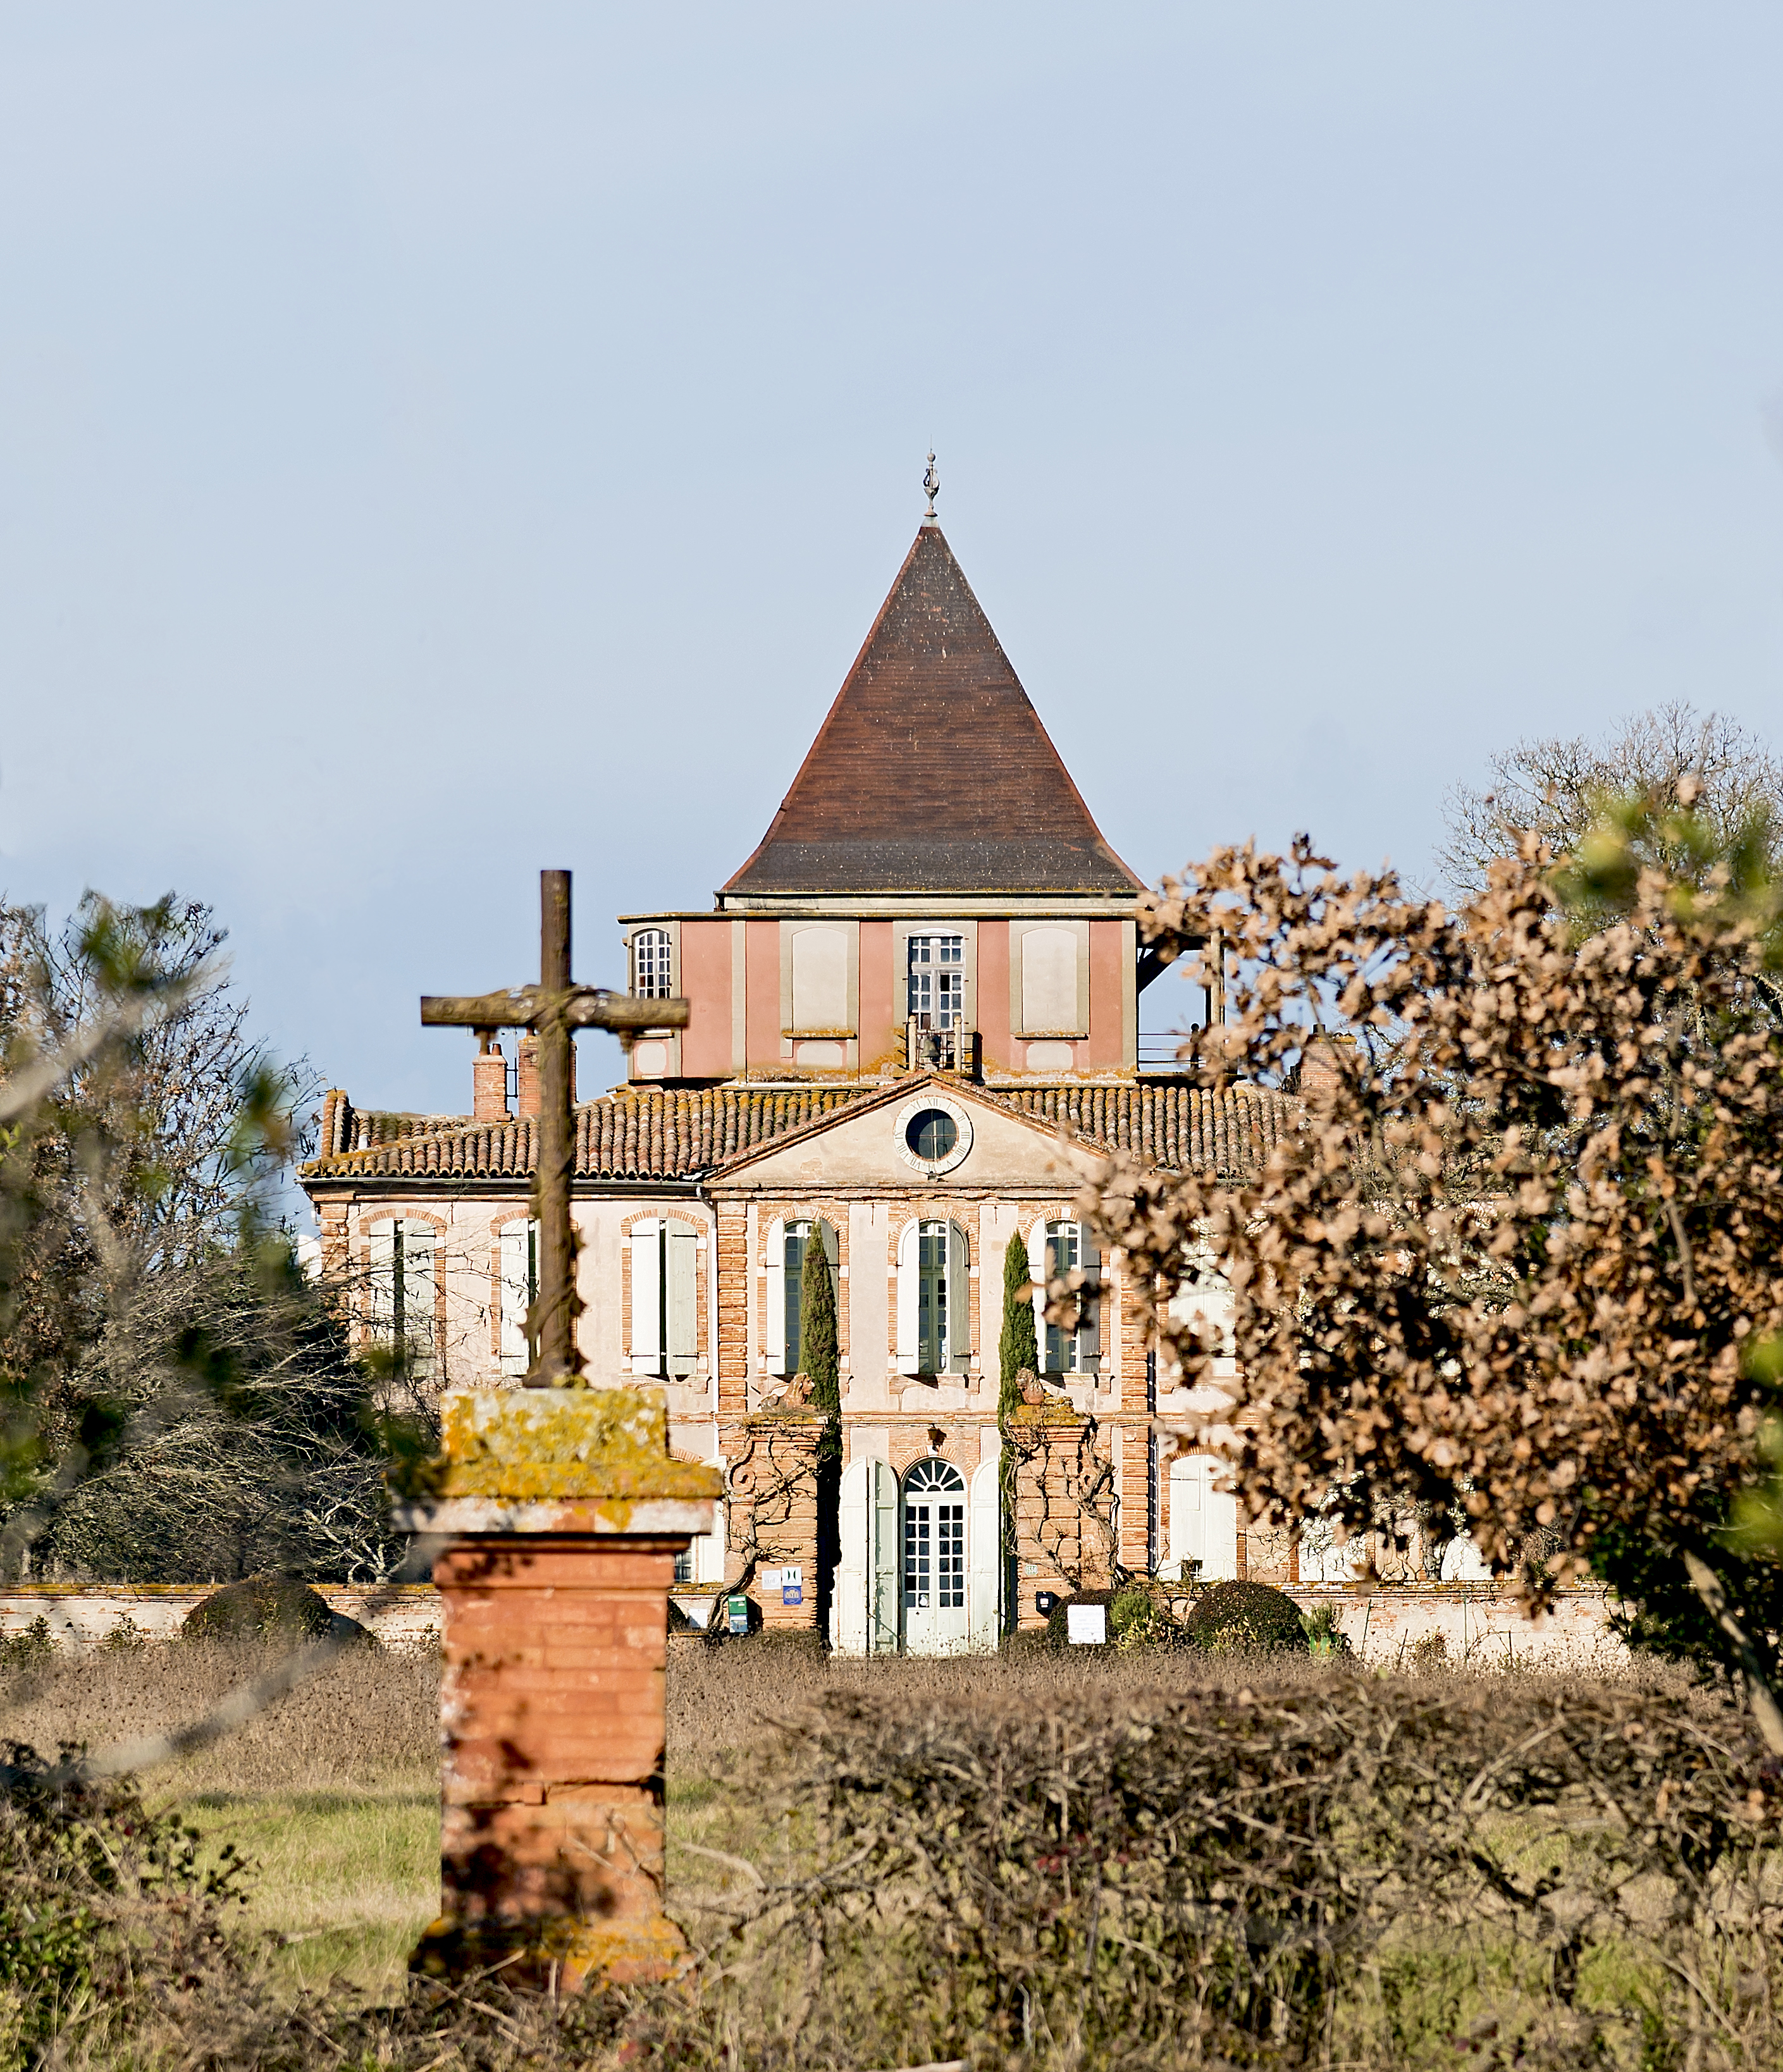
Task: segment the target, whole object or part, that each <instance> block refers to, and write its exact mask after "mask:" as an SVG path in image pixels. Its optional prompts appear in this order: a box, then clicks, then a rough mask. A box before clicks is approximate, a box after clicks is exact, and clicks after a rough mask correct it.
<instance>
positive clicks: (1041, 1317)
mask: <svg viewBox="0 0 1783 2072" xmlns="http://www.w3.org/2000/svg"><path fill="white" fill-rule="evenodd" d="M1048 1270H1049V1269H1048V1267H1047V1264H1046V1218H1045V1217H1044V1216H1042V1217H1041V1219H1040V1221H1039V1222H1038V1223H1036V1224H1035V1225H1034V1227H1033V1229H1032V1230H1031V1231H1029V1233H1028V1271H1029V1273H1030V1274H1031V1275H1032V1276H1033V1282H1034V1365H1035V1367H1037V1369H1038V1371H1040V1372H1041V1374H1044V1373H1045V1372H1046V1279H1047V1273H1048Z"/></svg>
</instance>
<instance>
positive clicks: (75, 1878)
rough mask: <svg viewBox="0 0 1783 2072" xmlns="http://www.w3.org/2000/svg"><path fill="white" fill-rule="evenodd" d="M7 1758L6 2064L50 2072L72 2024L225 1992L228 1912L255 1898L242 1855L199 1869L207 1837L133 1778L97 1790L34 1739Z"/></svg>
mask: <svg viewBox="0 0 1783 2072" xmlns="http://www.w3.org/2000/svg"><path fill="white" fill-rule="evenodd" d="M0 1748H3V1749H4V1753H5V1758H6V1777H5V1782H6V1789H5V1791H4V1794H0V2065H3V2066H6V2068H8V2072H10V2068H12V2067H14V2066H23V2065H27V2064H36V2063H38V2062H40V2060H41V2057H42V2046H43V2045H44V2044H45V2043H46V2042H47V2040H48V2039H49V2038H51V2037H53V2036H55V2034H56V2033H58V2031H60V2029H62V2028H63V2027H64V2025H65V2024H67V2023H68V2022H69V2021H71V2020H72V2019H74V2018H76V2017H80V2018H83V2019H84V2018H85V2017H86V2016H89V2015H91V2014H92V2013H94V2012H100V2011H102V2010H103V2009H104V2008H106V2007H107V2006H108V2005H114V2006H115V2005H116V2004H117V2003H118V2002H119V2000H120V1998H121V1996H125V1995H126V1994H127V1995H128V2005H127V2008H126V2009H125V2011H126V2012H128V2010H129V2008H134V2009H135V2010H137V2012H146V2011H147V2010H148V2009H149V2008H150V2007H152V2006H153V2005H154V2003H155V2002H156V2001H157V2000H169V1999H171V1998H174V1997H175V1996H187V1997H189V1996H191V1993H192V1992H193V1989H194V1988H196V1987H198V1986H199V1985H200V1984H203V1983H205V1982H214V1983H216V1984H219V1985H220V1986H221V1987H224V1988H226V1987H227V1984H228V1979H227V1975H228V1974H229V1973H231V1972H232V1971H233V1970H234V1968H235V1963H234V1959H233V1957H232V1952H231V1950H230V1947H229V1945H228V1941H227V1939H226V1938H225V1937H224V1932H223V1918H224V1916H223V1910H224V1907H225V1905H227V1904H228V1902H229V1901H244V1900H245V1894H244V1893H242V1891H241V1890H240V1881H241V1878H242V1874H243V1870H244V1866H243V1864H241V1862H240V1860H239V1859H238V1858H237V1856H236V1852H235V1851H234V1849H233V1848H228V1847H225V1848H224V1849H223V1850H222V1851H221V1852H220V1854H219V1855H218V1856H217V1857H216V1860H215V1862H214V1863H213V1864H212V1866H211V1867H210V1868H201V1867H200V1864H199V1836H198V1831H197V1830H196V1829H195V1828H191V1827H186V1826H184V1825H183V1823H181V1822H180V1821H179V1820H178V1819H175V1818H173V1817H171V1816H170V1815H166V1814H151V1813H150V1812H149V1811H148V1810H147V1808H146V1807H145V1806H144V1804H143V1803H142V1798H141V1796H140V1795H139V1794H138V1790H137V1788H136V1786H135V1785H134V1782H130V1781H129V1780H128V1779H124V1780H113V1781H108V1782H98V1783H92V1782H84V1781H83V1780H81V1779H80V1778H79V1777H78V1776H74V1777H71V1776H68V1774H65V1772H64V1770H62V1769H61V1768H60V1767H59V1766H51V1765H50V1764H48V1763H47V1762H44V1761H43V1757H40V1756H39V1754H38V1753H36V1751H35V1749H31V1748H28V1747H27V1746H26V1745H24V1744H23V1742H19V1741H11V1742H7V1743H5V1744H0ZM75 1753H76V1751H75V1750H73V1749H68V1748H64V1749H63V1751H62V1756H63V1762H64V1765H66V1763H67V1762H68V1760H69V1759H70V1758H71V1757H72V1756H73V1755H74V1754H75Z"/></svg>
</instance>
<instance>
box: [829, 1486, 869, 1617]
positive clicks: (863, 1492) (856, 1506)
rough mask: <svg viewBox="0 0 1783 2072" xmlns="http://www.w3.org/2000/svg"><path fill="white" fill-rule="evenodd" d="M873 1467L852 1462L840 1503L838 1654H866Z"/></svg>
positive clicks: (837, 1563) (837, 1603)
mask: <svg viewBox="0 0 1783 2072" xmlns="http://www.w3.org/2000/svg"><path fill="white" fill-rule="evenodd" d="M873 1465H874V1464H873V1462H872V1461H868V1460H860V1461H849V1463H848V1466H846V1467H845V1468H844V1470H842V1487H841V1491H840V1497H839V1499H838V1504H837V1509H838V1513H839V1517H838V1521H837V1522H838V1524H839V1527H840V1532H839V1535H838V1536H839V1538H840V1543H841V1544H840V1548H839V1549H838V1558H837V1561H836V1653H837V1654H838V1655H865V1653H866V1652H867V1588H868V1585H869V1582H870V1581H871V1579H872V1576H873V1507H872V1503H871V1501H870V1499H871V1497H872V1494H873V1490H872V1477H873Z"/></svg>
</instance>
